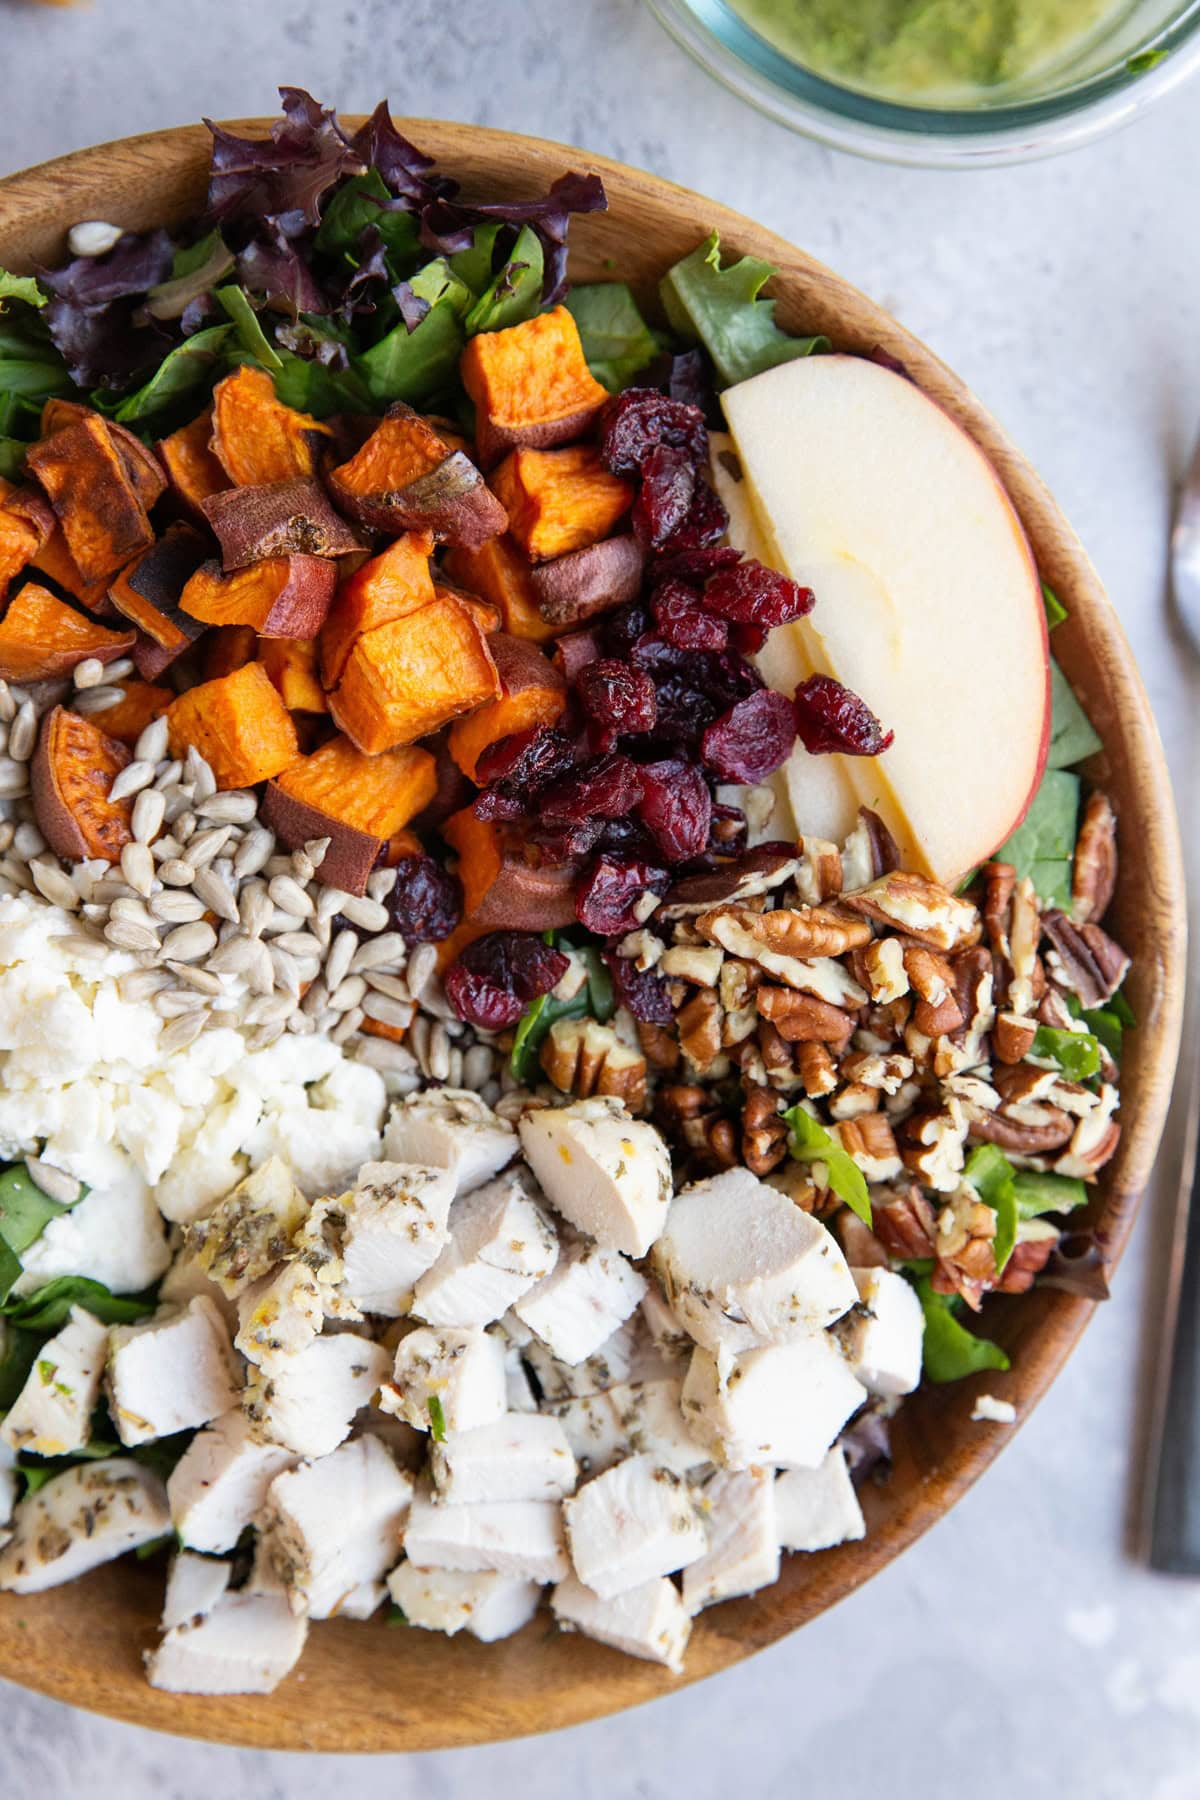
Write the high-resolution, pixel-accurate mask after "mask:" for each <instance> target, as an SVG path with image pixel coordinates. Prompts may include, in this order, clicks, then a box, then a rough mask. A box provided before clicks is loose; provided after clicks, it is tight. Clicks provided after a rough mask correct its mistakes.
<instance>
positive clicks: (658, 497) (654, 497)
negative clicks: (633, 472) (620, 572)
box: [632, 444, 696, 550]
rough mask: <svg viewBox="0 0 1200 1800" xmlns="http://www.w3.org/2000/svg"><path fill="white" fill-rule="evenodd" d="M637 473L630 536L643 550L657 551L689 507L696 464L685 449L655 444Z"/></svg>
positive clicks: (678, 525) (682, 518)
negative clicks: (639, 485)
mask: <svg viewBox="0 0 1200 1800" xmlns="http://www.w3.org/2000/svg"><path fill="white" fill-rule="evenodd" d="M641 474H642V485H641V489H640V490H639V493H638V497H637V499H636V500H635V501H634V503H633V513H632V524H633V530H634V535H635V536H636V538H637V540H638V543H639V544H641V546H642V548H643V549H644V550H661V549H662V547H663V545H664V544H665V543H667V541H668V540H669V538H670V537H671V534H672V533H673V532H675V531H677V530H678V529H679V527H680V526H681V525H682V524H683V522H684V520H685V519H686V518H687V516H688V513H689V512H690V510H691V505H692V497H693V495H694V494H695V492H696V465H695V463H694V462H693V461H692V459H691V457H690V456H689V455H688V453H687V451H686V450H677V449H675V447H674V446H673V445H672V444H656V445H655V446H654V448H653V450H651V451H650V452H649V454H648V455H647V457H646V459H645V461H644V462H643V464H642V469H641Z"/></svg>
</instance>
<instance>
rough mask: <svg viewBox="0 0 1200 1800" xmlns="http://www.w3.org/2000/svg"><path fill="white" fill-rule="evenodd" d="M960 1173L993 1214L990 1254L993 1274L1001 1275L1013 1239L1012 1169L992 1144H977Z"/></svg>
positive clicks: (1014, 1198)
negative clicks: (993, 1228) (994, 1269)
mask: <svg viewBox="0 0 1200 1800" xmlns="http://www.w3.org/2000/svg"><path fill="white" fill-rule="evenodd" d="M963 1174H964V1176H965V1177H966V1179H967V1180H968V1181H969V1182H970V1184H971V1186H972V1187H973V1188H974V1189H975V1192H976V1193H977V1194H978V1195H979V1198H980V1199H981V1200H982V1201H983V1203H984V1205H985V1206H990V1207H991V1209H992V1211H993V1212H994V1213H995V1215H996V1235H995V1237H994V1238H993V1239H992V1258H993V1260H994V1262H995V1264H996V1274H997V1275H998V1276H999V1275H1002V1274H1003V1273H1004V1268H1005V1265H1006V1264H1007V1262H1008V1259H1009V1257H1010V1256H1011V1255H1012V1253H1013V1245H1014V1244H1015V1243H1016V1241H1017V1196H1016V1189H1015V1186H1014V1176H1015V1175H1016V1170H1015V1169H1014V1168H1013V1166H1012V1164H1011V1163H1010V1162H1009V1160H1008V1158H1007V1156H1005V1155H1004V1152H1003V1151H1002V1150H998V1149H997V1148H996V1146H995V1144H979V1145H978V1146H977V1147H976V1148H975V1149H974V1150H972V1152H971V1154H970V1156H969V1157H968V1158H967V1166H966V1168H965V1169H964V1170H963Z"/></svg>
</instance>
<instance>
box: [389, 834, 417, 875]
mask: <svg viewBox="0 0 1200 1800" xmlns="http://www.w3.org/2000/svg"><path fill="white" fill-rule="evenodd" d="M423 854H424V845H423V844H422V843H421V840H420V838H419V837H418V836H417V834H416V832H415V831H393V833H392V835H391V837H390V838H389V839H388V841H387V843H386V844H385V845H384V847H383V866H384V868H385V869H394V868H395V866H396V864H397V863H398V862H403V861H404V858H405V857H406V856H421V855H423Z"/></svg>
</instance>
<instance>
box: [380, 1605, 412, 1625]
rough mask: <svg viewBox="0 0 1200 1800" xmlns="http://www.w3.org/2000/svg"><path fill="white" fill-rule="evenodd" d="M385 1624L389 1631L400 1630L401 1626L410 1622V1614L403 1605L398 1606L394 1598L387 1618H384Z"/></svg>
mask: <svg viewBox="0 0 1200 1800" xmlns="http://www.w3.org/2000/svg"><path fill="white" fill-rule="evenodd" d="M384 1624H385V1625H386V1626H387V1628H388V1630H389V1631H399V1630H400V1628H401V1626H405V1625H407V1624H408V1614H407V1613H406V1612H405V1610H404V1608H403V1607H402V1606H397V1605H396V1602H395V1601H394V1600H393V1601H392V1604H391V1605H390V1606H389V1607H388V1610H387V1618H386V1619H385V1620H384Z"/></svg>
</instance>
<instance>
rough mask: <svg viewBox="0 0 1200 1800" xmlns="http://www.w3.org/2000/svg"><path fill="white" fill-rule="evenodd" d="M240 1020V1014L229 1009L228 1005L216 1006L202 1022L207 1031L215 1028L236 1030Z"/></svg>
mask: <svg viewBox="0 0 1200 1800" xmlns="http://www.w3.org/2000/svg"><path fill="white" fill-rule="evenodd" d="M241 1022H242V1020H241V1014H240V1013H238V1012H237V1011H236V1010H231V1009H230V1008H228V1007H217V1008H215V1009H214V1011H212V1012H210V1013H209V1015H208V1017H207V1019H205V1021H204V1024H205V1028H206V1030H208V1031H214V1030H217V1029H220V1030H222V1031H236V1030H237V1029H238V1027H239V1025H240V1024H241Z"/></svg>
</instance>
